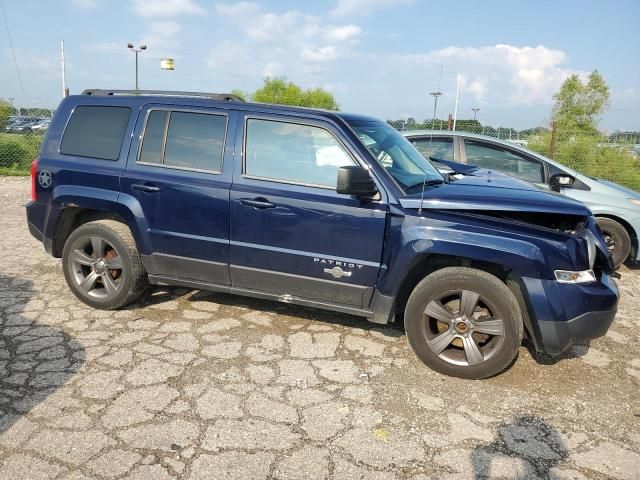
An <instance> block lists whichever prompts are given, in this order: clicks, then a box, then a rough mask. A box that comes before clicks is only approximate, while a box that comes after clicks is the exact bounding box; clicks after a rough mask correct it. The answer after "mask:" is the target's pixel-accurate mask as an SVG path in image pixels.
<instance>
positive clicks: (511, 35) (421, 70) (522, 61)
mask: <svg viewBox="0 0 640 480" xmlns="http://www.w3.org/2000/svg"><path fill="white" fill-rule="evenodd" d="M0 3H2V4H3V5H4V12H5V14H6V22H5V19H4V18H1V17H0V24H2V25H0V60H1V63H0V98H4V99H6V98H15V100H14V104H15V105H17V106H25V107H46V108H55V107H56V105H57V104H58V103H59V101H60V98H61V94H62V86H61V85H62V83H61V68H60V65H61V62H60V41H61V40H63V39H64V42H65V59H66V78H67V85H68V87H69V88H70V90H71V93H72V94H74V93H80V92H81V91H82V90H83V89H85V88H107V89H127V88H134V86H135V67H134V54H133V53H132V52H131V51H129V50H128V49H127V43H128V42H132V43H134V44H135V45H140V44H146V45H147V47H148V48H147V50H146V51H144V52H143V53H141V54H140V57H139V60H140V71H139V79H140V88H142V89H163V90H189V91H206V92H229V91H231V90H232V89H234V88H239V89H241V90H244V91H253V90H255V89H256V88H258V87H259V86H260V85H261V84H262V80H263V78H264V77H267V76H285V77H287V78H288V79H289V80H292V81H294V82H296V83H298V84H300V85H301V86H303V87H305V88H309V87H317V86H319V87H323V88H325V89H328V90H329V91H331V92H332V93H333V94H334V96H335V98H336V100H337V101H338V103H339V105H340V108H341V109H342V110H345V111H350V112H356V113H364V114H369V115H374V116H377V117H380V118H383V119H401V118H405V119H406V118H408V117H413V118H415V119H417V120H418V121H421V120H424V119H430V118H431V117H432V115H433V97H431V96H430V95H429V92H432V91H437V90H439V91H441V92H442V96H441V97H440V100H439V103H438V117H441V118H446V116H447V115H448V114H449V113H452V114H453V112H454V108H455V105H454V104H455V97H456V86H457V79H458V76H459V78H460V95H459V102H458V118H460V119H462V118H472V117H473V112H472V111H471V109H472V108H479V109H480V110H479V112H478V119H479V120H480V121H482V122H483V123H485V124H486V125H491V126H494V127H497V126H510V127H514V128H517V129H524V128H529V127H534V126H540V125H548V123H549V121H550V119H551V109H552V105H553V94H554V93H555V92H556V91H557V90H558V88H559V87H560V85H561V83H562V81H563V80H564V79H565V78H566V77H567V76H569V75H571V74H574V73H575V74H578V75H580V76H582V77H584V76H586V75H587V74H588V73H589V72H591V71H592V70H595V69H597V70H598V71H599V72H600V73H602V74H603V75H604V77H605V79H606V81H607V83H608V85H609V87H610V89H611V101H610V106H609V109H608V111H607V112H606V113H605V114H604V115H603V116H602V118H601V122H600V125H601V128H602V129H604V130H606V131H614V130H640V28H639V27H638V25H639V23H640V22H639V21H640V1H639V0H611V1H604V0H601V1H596V0H579V1H578V0H563V1H558V0H554V1H549V0H536V1H530V0H521V1H518V2H513V1H502V0H490V1H483V2H479V1H473V0H458V1H456V2H445V1H440V2H433V1H426V0H422V1H421V0H315V1H313V2H311V1H287V0H282V1H256V2H253V1H240V2H238V1H228V0H220V1H215V0H56V1H46V0H40V1H36V0H0ZM0 13H1V12H0ZM4 27H8V32H7V28H4ZM9 38H11V42H10V40H9ZM11 46H13V49H11ZM14 56H15V62H14ZM166 57H168V58H173V59H175V70H174V71H165V70H161V69H160V59H161V58H166ZM16 64H17V68H16ZM20 78H21V82H20V80H19V79H20ZM21 85H22V86H21Z"/></svg>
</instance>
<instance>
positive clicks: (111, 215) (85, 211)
mask: <svg viewBox="0 0 640 480" xmlns="http://www.w3.org/2000/svg"><path fill="white" fill-rule="evenodd" d="M123 200H124V201H123ZM105 219H111V220H117V221H119V222H121V223H123V224H125V225H127V227H129V230H130V231H131V233H132V234H133V238H134V240H135V242H136V246H137V248H138V250H139V251H140V253H143V254H144V253H147V252H148V251H149V241H148V238H147V233H146V232H147V224H146V221H145V219H144V215H143V213H142V208H141V207H140V203H139V202H138V201H137V199H135V198H134V197H132V196H130V195H122V194H119V193H118V192H114V191H107V190H101V189H96V188H89V187H77V186H74V187H69V186H63V187H58V188H56V191H55V196H54V198H53V203H52V205H51V207H50V209H49V212H48V215H47V220H46V232H45V237H46V238H49V239H51V253H52V255H53V256H54V257H58V258H59V257H60V256H61V255H62V249H63V247H64V242H65V241H66V240H67V238H68V237H69V234H70V233H71V232H72V231H73V230H74V229H76V228H78V227H79V226H80V225H82V224H84V223H87V222H90V221H94V220H105Z"/></svg>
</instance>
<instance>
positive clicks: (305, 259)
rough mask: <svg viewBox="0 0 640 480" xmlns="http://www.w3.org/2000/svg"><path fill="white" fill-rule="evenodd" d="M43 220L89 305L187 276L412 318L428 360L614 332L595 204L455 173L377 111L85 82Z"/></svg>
mask: <svg viewBox="0 0 640 480" xmlns="http://www.w3.org/2000/svg"><path fill="white" fill-rule="evenodd" d="M32 197H33V198H32V201H31V202H30V203H29V204H28V206H27V218H28V224H29V229H30V231H31V233H32V234H33V235H34V236H35V237H36V238H38V239H40V240H41V241H42V242H43V243H44V247H45V249H46V251H47V252H49V253H50V254H52V255H53V256H54V257H61V258H62V267H63V271H64V276H65V278H66V281H67V283H68V285H69V288H70V289H71V290H72V291H73V293H74V294H75V295H76V296H77V297H78V298H79V299H80V300H82V301H83V302H85V303H86V304H88V305H90V306H92V307H95V308H102V309H116V308H119V307H122V306H123V305H126V304H128V303H130V302H132V301H134V300H136V299H138V298H139V297H140V295H141V294H142V293H143V292H144V291H145V289H146V288H147V286H148V285H149V284H152V285H182V286H186V287H190V288H199V289H206V290H214V291H221V292H229V293H235V294H240V295H249V296H253V297H259V298H264V299H271V300H276V301H281V302H290V303H296V304H301V305H307V306H312V307H318V308H324V309H329V310H334V311H338V312H345V313H350V314H354V315H360V316H365V317H367V318H368V319H369V320H371V321H372V322H375V323H379V324H388V323H391V322H393V321H394V320H395V319H396V318H402V319H403V321H404V327H405V330H406V334H407V338H408V341H409V343H410V344H411V346H412V348H413V349H414V351H415V352H416V354H417V355H418V356H419V357H420V359H421V360H422V361H423V362H424V363H425V364H427V365H428V366H429V367H431V368H433V369H435V370H437V371H439V372H442V373H445V374H448V375H454V376H459V377H463V378H484V377H487V376H491V375H494V374H496V373H499V372H500V371H502V370H504V369H505V368H506V367H508V366H509V365H510V364H511V362H512V361H513V360H514V359H515V357H516V355H517V352H518V348H519V347H520V345H521V342H522V339H523V337H526V338H528V339H529V340H530V342H531V343H532V345H533V346H534V347H535V349H536V350H538V351H541V352H560V351H562V350H564V349H566V348H567V347H568V346H570V345H571V344H572V343H574V342H577V341H584V340H588V339H592V338H596V337H598V336H601V335H603V334H604V333H605V332H606V331H607V328H608V327H609V325H610V324H611V322H612V321H613V318H614V315H615V312H616V308H617V303H618V290H617V288H616V285H615V283H614V281H613V280H612V275H613V274H614V270H613V264H612V261H611V256H610V254H609V252H608V250H607V247H606V245H605V243H604V239H603V237H602V234H601V232H600V231H599V229H598V227H597V225H596V222H595V219H594V218H593V216H592V214H591V212H590V211H589V210H588V209H587V208H586V207H584V206H583V205H582V204H581V203H579V202H576V201H574V200H571V199H569V198H566V197H563V196H560V195H557V194H555V193H553V192H543V191H540V190H539V189H536V188H535V187H532V186H531V185H530V184H528V183H526V182H522V181H520V180H517V179H513V178H511V177H507V176H505V175H501V174H495V175H489V176H486V175H483V176H473V175H467V176H464V177H463V178H445V177H443V176H442V175H441V174H440V173H439V172H438V171H437V170H436V169H435V168H434V167H433V166H432V165H431V164H430V163H429V162H428V161H427V160H425V159H424V158H423V157H422V156H421V155H420V153H419V152H418V151H417V150H415V148H414V147H413V146H412V145H411V144H410V143H409V142H408V141H407V140H406V139H405V138H404V137H403V136H402V135H401V134H399V133H398V132H397V131H396V130H394V129H393V128H392V127H391V126H389V125H387V124H386V123H385V122H383V121H380V120H377V119H375V118H370V117H365V116H360V115H351V114H345V113H340V112H333V111H321V110H312V109H306V108H296V107H288V106H278V105H267V104H258V103H245V102H243V101H241V100H240V99H238V98H236V97H234V96H232V95H224V94H200V93H189V92H182V93H181V92H145V91H137V92H133V91H105V90H87V91H85V92H83V94H82V95H76V96H70V97H67V98H65V99H64V100H63V101H62V103H61V104H60V107H59V108H58V109H57V111H56V114H55V117H54V119H53V121H52V122H51V125H50V127H49V130H48V132H47V136H46V139H45V141H44V144H43V146H42V150H41V152H40V155H39V157H38V159H37V160H36V161H34V163H33V166H32Z"/></svg>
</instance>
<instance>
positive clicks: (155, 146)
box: [139, 110, 169, 163]
mask: <svg viewBox="0 0 640 480" xmlns="http://www.w3.org/2000/svg"><path fill="white" fill-rule="evenodd" d="M167 115H169V112H167V111H166V110H153V111H151V113H150V114H149V118H148V119H147V126H146V127H145V130H144V140H143V141H142V149H141V150H140V160H139V161H140V162H145V163H162V141H163V139H164V129H165V127H166V125H167Z"/></svg>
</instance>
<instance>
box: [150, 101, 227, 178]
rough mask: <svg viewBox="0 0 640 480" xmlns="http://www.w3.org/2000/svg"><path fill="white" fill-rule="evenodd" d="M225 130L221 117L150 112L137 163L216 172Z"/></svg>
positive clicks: (189, 113)
mask: <svg viewBox="0 0 640 480" xmlns="http://www.w3.org/2000/svg"><path fill="white" fill-rule="evenodd" d="M226 131H227V117H226V116H225V115H218V114H213V113H204V112H203V113H199V112H183V111H168V110H151V111H150V112H149V115H148V117H147V123H146V126H145V130H144V138H143V140H142V147H141V149H140V156H139V158H138V162H140V163H146V164H156V165H162V166H166V167H173V168H182V169H188V170H203V171H210V172H213V173H220V172H221V171H222V158H223V155H224V142H225V136H226Z"/></svg>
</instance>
